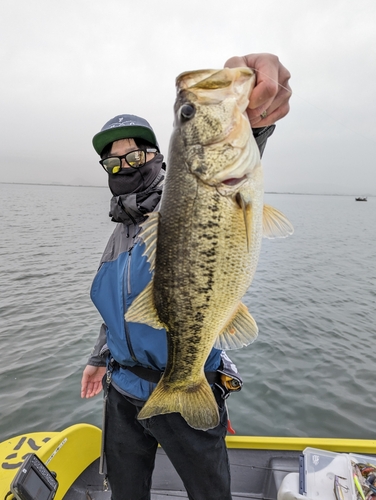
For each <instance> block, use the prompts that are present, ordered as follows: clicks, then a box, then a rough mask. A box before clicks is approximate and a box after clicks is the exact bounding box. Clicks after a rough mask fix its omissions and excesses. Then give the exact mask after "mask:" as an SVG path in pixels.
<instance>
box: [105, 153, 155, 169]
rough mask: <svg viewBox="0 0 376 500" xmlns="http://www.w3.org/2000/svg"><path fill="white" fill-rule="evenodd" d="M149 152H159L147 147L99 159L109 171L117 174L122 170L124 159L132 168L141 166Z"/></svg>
mask: <svg viewBox="0 0 376 500" xmlns="http://www.w3.org/2000/svg"><path fill="white" fill-rule="evenodd" d="M147 153H155V154H157V150H156V149H152V148H150V149H149V148H146V149H145V150H144V149H136V150H135V151H131V152H130V153H127V154H126V155H123V156H109V157H108V158H105V159H104V160H99V163H100V164H101V165H102V167H103V168H104V169H105V171H106V172H107V173H109V174H117V173H118V172H120V170H121V162H122V160H124V161H125V162H126V163H127V164H128V165H129V166H130V167H131V168H139V167H142V166H143V165H145V163H146V154H147Z"/></svg>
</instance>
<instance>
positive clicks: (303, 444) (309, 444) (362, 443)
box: [226, 436, 376, 455]
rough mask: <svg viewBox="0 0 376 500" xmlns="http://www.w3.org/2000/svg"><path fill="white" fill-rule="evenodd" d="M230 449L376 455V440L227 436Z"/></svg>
mask: <svg viewBox="0 0 376 500" xmlns="http://www.w3.org/2000/svg"><path fill="white" fill-rule="evenodd" d="M226 443H227V447H228V448H243V449H255V450H257V449H259V450H290V451H303V450H304V449H305V448H318V449H320V450H328V451H334V452H337V453H365V454H367V455H375V454H376V440H373V439H341V438H311V437H274V436H227V437H226Z"/></svg>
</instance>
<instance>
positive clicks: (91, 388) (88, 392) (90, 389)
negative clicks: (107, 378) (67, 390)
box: [81, 381, 102, 398]
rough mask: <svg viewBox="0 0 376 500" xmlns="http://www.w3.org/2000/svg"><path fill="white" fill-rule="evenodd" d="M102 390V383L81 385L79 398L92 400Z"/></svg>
mask: <svg viewBox="0 0 376 500" xmlns="http://www.w3.org/2000/svg"><path fill="white" fill-rule="evenodd" d="M101 390H102V382H97V381H96V382H87V383H83V384H82V385H81V398H92V397H94V396H96V395H97V394H99V393H100V392H101Z"/></svg>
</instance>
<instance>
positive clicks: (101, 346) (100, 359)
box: [87, 323, 109, 366]
mask: <svg viewBox="0 0 376 500" xmlns="http://www.w3.org/2000/svg"><path fill="white" fill-rule="evenodd" d="M108 352H109V351H108V346H107V326H106V325H105V324H104V323H103V324H102V326H101V329H100V331H99V336H98V338H97V341H96V343H95V346H94V347H93V350H92V351H91V354H90V357H89V359H88V362H87V364H88V365H91V366H106V357H107V354H108Z"/></svg>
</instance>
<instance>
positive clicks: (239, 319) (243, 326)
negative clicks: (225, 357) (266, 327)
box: [214, 302, 258, 349]
mask: <svg viewBox="0 0 376 500" xmlns="http://www.w3.org/2000/svg"><path fill="white" fill-rule="evenodd" d="M257 335H258V327H257V324H256V321H255V320H254V319H253V317H252V316H251V314H250V313H249V311H248V309H247V307H246V306H245V305H244V304H243V303H242V302H239V305H238V308H237V310H236V312H235V314H234V316H233V318H232V319H231V321H230V323H229V324H228V325H227V326H226V328H225V329H224V330H223V331H222V332H221V333H220V335H219V336H218V338H217V340H216V341H215V344H214V347H216V348H217V349H240V348H242V347H244V346H246V345H248V344H251V343H252V342H254V340H255V339H256V338H257Z"/></svg>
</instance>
